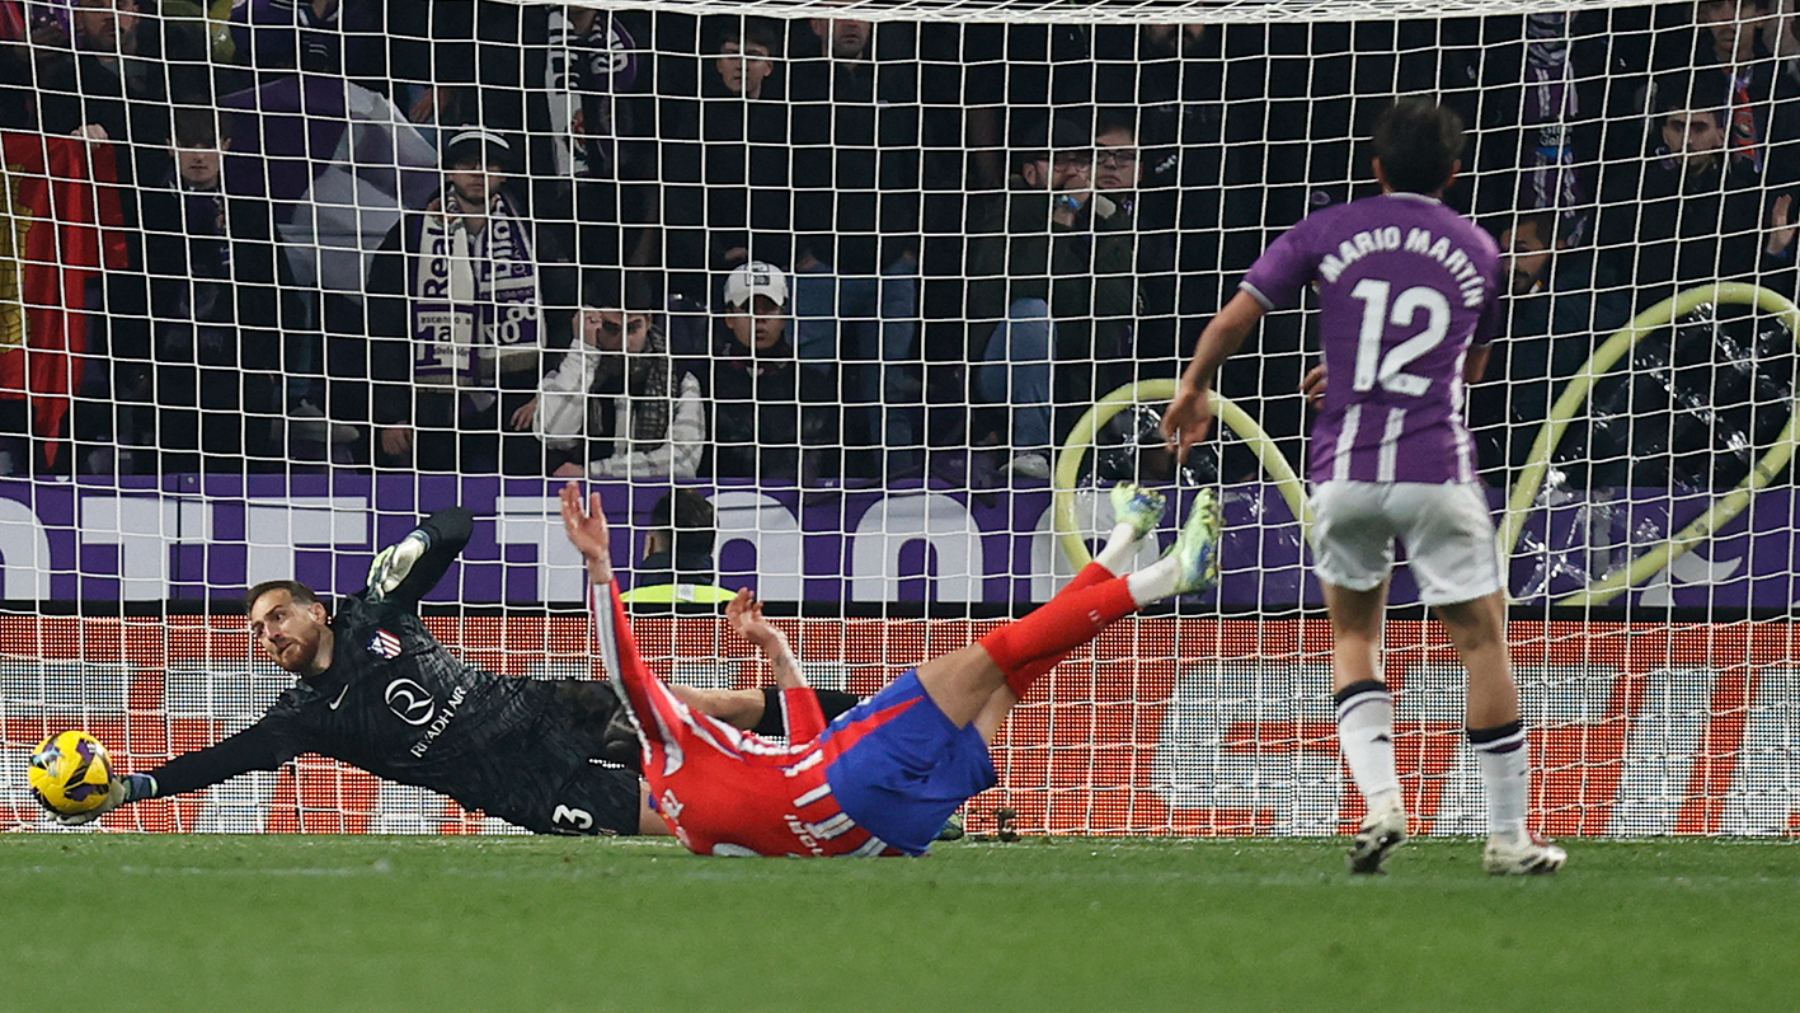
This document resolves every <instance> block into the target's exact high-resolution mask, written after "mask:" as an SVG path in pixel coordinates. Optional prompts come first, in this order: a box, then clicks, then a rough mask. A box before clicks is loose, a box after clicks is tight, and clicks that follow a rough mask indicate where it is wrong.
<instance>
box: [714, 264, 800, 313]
mask: <svg viewBox="0 0 1800 1013" xmlns="http://www.w3.org/2000/svg"><path fill="white" fill-rule="evenodd" d="M759 295H766V296H768V297H769V298H771V299H773V300H775V304H776V305H777V306H786V305H787V301H788V284H787V275H786V274H783V273H782V271H781V268H779V267H776V266H775V265H773V264H765V263H763V262H762V261H760V260H752V261H751V262H749V263H748V264H742V265H739V267H738V268H737V270H735V271H733V272H731V277H729V278H726V279H725V305H727V306H747V305H749V303H750V299H751V297H753V296H759Z"/></svg>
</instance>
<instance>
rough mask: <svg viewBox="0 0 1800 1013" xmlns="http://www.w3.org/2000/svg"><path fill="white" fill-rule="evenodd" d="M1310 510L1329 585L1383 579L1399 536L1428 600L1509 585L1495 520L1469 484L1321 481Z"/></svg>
mask: <svg viewBox="0 0 1800 1013" xmlns="http://www.w3.org/2000/svg"><path fill="white" fill-rule="evenodd" d="M1312 510H1313V526H1312V545H1313V569H1314V571H1315V572H1316V573H1317V574H1318V575H1319V579H1320V580H1322V581H1325V582H1326V583H1328V584H1335V585H1337V586H1338V587H1343V588H1349V589H1350V590H1352V591H1367V590H1370V589H1371V588H1374V587H1376V586H1378V585H1380V584H1381V582H1382V581H1383V580H1386V579H1387V576H1388V573H1389V572H1390V571H1392V570H1393V568H1394V539H1396V538H1398V539H1400V544H1401V545H1403V546H1405V547H1406V565H1407V567H1408V568H1409V569H1411V570H1412V575H1413V579H1414V580H1417V581H1418V582H1419V600H1420V601H1421V602H1424V603H1425V604H1427V605H1454V604H1456V603H1457V602H1465V601H1474V600H1475V599H1476V598H1480V597H1482V596H1484V595H1489V594H1492V593H1494V592H1495V591H1499V590H1502V589H1503V588H1504V587H1505V586H1506V582H1505V580H1504V578H1503V577H1502V574H1503V572H1504V571H1503V569H1502V566H1501V560H1500V545H1499V541H1498V539H1497V538H1496V537H1495V535H1494V519H1493V517H1492V516H1490V515H1489V514H1488V506H1487V500H1486V498H1485V497H1483V496H1482V494H1481V487H1480V486H1478V485H1475V484H1473V483H1469V484H1450V485H1432V484H1428V483H1424V482H1322V483H1320V484H1319V485H1318V486H1316V487H1314V489H1313V495H1312Z"/></svg>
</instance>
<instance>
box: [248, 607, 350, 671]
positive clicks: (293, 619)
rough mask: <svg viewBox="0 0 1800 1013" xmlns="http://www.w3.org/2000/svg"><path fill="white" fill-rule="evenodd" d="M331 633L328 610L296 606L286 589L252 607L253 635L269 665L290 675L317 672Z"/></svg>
mask: <svg viewBox="0 0 1800 1013" xmlns="http://www.w3.org/2000/svg"><path fill="white" fill-rule="evenodd" d="M330 633H331V629H330V627H329V626H328V625H327V622H326V615H325V606H323V605H321V604H319V603H318V602H311V603H302V602H297V601H295V600H294V596H293V594H292V593H291V592H289V591H287V590H285V589H277V590H274V591H270V592H269V593H268V594H265V595H263V596H262V597H261V598H258V599H256V602H255V603H254V604H252V605H251V606H250V635H251V636H253V637H255V638H256V642H257V643H258V644H259V645H261V646H262V649H263V653H264V654H266V655H268V656H269V660H270V661H272V662H274V663H275V664H277V665H279V666H280V667H281V668H283V669H286V670H287V671H289V672H293V673H295V674H298V675H310V674H312V673H314V672H316V671H318V666H317V662H318V661H319V654H320V648H321V647H322V646H323V644H324V643H325V638H326V637H327V636H329V635H330Z"/></svg>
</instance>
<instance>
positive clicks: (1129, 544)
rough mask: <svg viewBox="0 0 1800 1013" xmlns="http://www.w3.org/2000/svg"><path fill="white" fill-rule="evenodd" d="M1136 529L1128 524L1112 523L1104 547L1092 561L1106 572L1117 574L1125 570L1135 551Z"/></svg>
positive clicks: (1137, 538)
mask: <svg viewBox="0 0 1800 1013" xmlns="http://www.w3.org/2000/svg"><path fill="white" fill-rule="evenodd" d="M1140 541H1142V539H1140V538H1139V537H1138V533H1137V529H1136V528H1134V527H1132V526H1131V525H1129V524H1118V525H1114V527H1113V529H1112V534H1110V535H1107V536H1106V548H1104V549H1101V550H1100V554H1099V555H1097V556H1095V557H1094V562H1096V563H1099V564H1100V565H1101V566H1102V567H1104V568H1105V570H1106V572H1107V573H1110V574H1112V575H1113V576H1115V577H1116V576H1118V575H1119V574H1121V573H1124V572H1125V568H1126V567H1127V566H1129V565H1130V564H1131V557H1132V556H1133V555H1135V554H1136V553H1137V547H1138V542H1140Z"/></svg>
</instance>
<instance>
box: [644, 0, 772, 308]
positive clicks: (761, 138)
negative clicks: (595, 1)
mask: <svg viewBox="0 0 1800 1013" xmlns="http://www.w3.org/2000/svg"><path fill="white" fill-rule="evenodd" d="M701 47H702V50H703V51H704V52H705V53H707V54H710V58H709V59H708V60H707V61H706V63H705V67H704V70H703V71H702V79H701V86H700V101H699V103H698V108H697V110H688V111H691V112H692V113H693V115H691V116H687V115H679V114H677V113H676V110H677V109H678V108H681V107H686V106H689V105H691V103H685V102H681V101H679V100H670V101H667V102H665V103H664V108H665V109H667V110H669V111H670V112H671V115H670V116H668V117H666V119H665V122H670V123H682V124H685V125H686V126H685V129H686V130H688V131H692V132H693V133H692V134H691V135H690V136H692V137H693V138H694V143H679V140H678V138H675V137H669V138H667V140H668V141H669V142H676V143H665V144H664V147H663V151H664V156H665V157H664V165H665V167H666V168H665V174H664V178H665V180H666V181H667V183H668V185H666V186H665V188H664V190H663V225H664V234H665V236H666V246H667V257H668V260H667V264H668V267H669V268H670V272H671V275H670V279H669V285H670V289H671V291H673V292H675V293H678V294H680V295H681V296H683V297H685V298H687V299H690V300H692V301H695V302H699V303H704V302H705V301H706V296H707V287H708V284H709V279H711V278H713V277H716V274H715V272H725V271H730V270H731V269H732V268H734V267H737V266H738V265H739V264H743V263H747V262H748V261H751V260H761V261H764V262H767V263H778V264H786V263H791V262H792V254H793V245H794V240H793V210H792V206H793V201H794V195H793V193H792V192H791V191H790V189H789V171H788V162H789V158H790V155H791V154H792V149H791V148H790V147H789V144H788V116H789V112H790V107H789V105H788V103H787V101H786V85H785V82H784V81H783V78H782V75H781V74H780V73H778V71H777V68H778V66H779V59H780V57H781V55H782V50H781V31H780V29H779V27H778V25H777V23H775V22H771V21H769V20H767V19H765V18H745V17H739V16H735V15H721V16H718V17H716V18H710V19H708V20H707V22H706V25H705V27H704V29H703V32H702V42H701ZM696 184H700V185H696Z"/></svg>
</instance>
